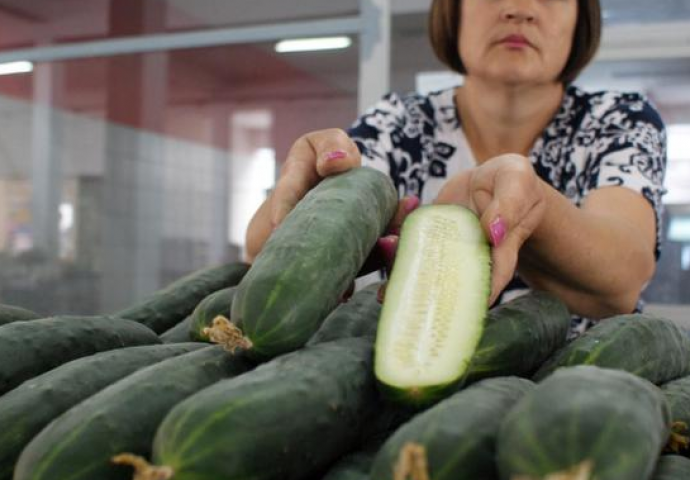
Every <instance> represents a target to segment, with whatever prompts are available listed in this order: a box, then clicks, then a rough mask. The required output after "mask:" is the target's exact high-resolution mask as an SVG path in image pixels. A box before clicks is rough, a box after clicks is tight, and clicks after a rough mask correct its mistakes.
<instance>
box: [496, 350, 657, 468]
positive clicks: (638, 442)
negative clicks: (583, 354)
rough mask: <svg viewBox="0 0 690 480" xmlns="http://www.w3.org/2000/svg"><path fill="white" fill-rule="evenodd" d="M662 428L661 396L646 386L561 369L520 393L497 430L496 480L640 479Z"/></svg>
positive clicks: (612, 374) (586, 369) (591, 371)
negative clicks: (559, 479) (520, 395)
mask: <svg viewBox="0 0 690 480" xmlns="http://www.w3.org/2000/svg"><path fill="white" fill-rule="evenodd" d="M630 353H633V352H630ZM668 424H669V412H668V407H667V405H666V401H665V400H664V396H663V395H662V393H661V390H659V388H657V387H655V386H654V385H653V384H651V383H650V382H648V381H647V380H644V379H642V378H639V377H637V376H635V375H633V374H631V373H628V372H625V371H621V370H612V369H605V368H599V367H593V366H579V367H571V368H562V369H559V370H557V371H556V372H555V373H553V374H552V375H551V376H549V377H548V378H546V379H545V380H544V381H543V382H542V383H540V384H539V385H537V386H536V388H534V390H532V391H531V392H529V393H528V394H527V395H525V396H524V397H523V398H522V400H520V401H519V402H518V404H517V405H516V406H515V408H513V410H511V411H510V413H509V414H508V416H507V417H506V419H505V421H504V422H503V424H502V425H501V429H500V431H499V435H498V450H497V451H498V455H497V461H498V467H499V471H500V474H501V478H502V479H504V480H508V479H512V478H515V477H518V478H523V477H524V478H525V479H532V478H535V479H537V478H539V479H541V478H544V477H546V476H547V475H553V478H587V479H589V478H596V479H597V480H623V479H636V480H646V479H649V478H651V476H652V474H653V472H654V467H655V464H656V461H657V458H658V456H659V453H660V452H661V449H662V448H663V446H664V444H665V443H666V439H667V438H668V434H669V428H668ZM566 473H569V474H570V475H572V477H569V476H565V475H566ZM557 475H564V476H563V477H560V476H557ZM577 475H581V476H577ZM547 478H551V477H547Z"/></svg>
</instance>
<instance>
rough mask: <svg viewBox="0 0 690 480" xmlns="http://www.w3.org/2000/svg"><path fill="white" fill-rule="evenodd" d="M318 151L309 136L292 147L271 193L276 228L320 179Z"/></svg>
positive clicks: (273, 222) (272, 221)
mask: <svg viewBox="0 0 690 480" xmlns="http://www.w3.org/2000/svg"><path fill="white" fill-rule="evenodd" d="M315 164H316V152H315V151H314V149H313V148H312V145H311V143H310V142H309V140H308V136H304V137H301V138H300V139H298V140H297V141H296V142H295V143H294V144H293V146H292V148H290V151H289V152H288V156H287V158H286V159H285V163H284V165H283V168H282V170H281V172H280V178H279V179H278V182H277V183H276V186H275V189H274V190H273V193H272V194H271V200H270V201H271V206H270V208H271V214H270V218H271V225H272V226H273V228H276V227H277V226H278V225H280V223H281V222H282V221H283V219H284V218H285V217H286V216H287V214H288V213H290V212H291V211H292V209H293V208H294V207H295V205H297V202H299V201H300V200H301V199H302V197H304V195H306V194H307V192H308V191H309V190H310V189H311V188H313V187H314V186H315V185H316V184H317V183H318V182H319V180H320V177H319V175H318V174H317V172H316V168H315Z"/></svg>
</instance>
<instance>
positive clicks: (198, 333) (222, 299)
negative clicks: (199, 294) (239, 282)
mask: <svg viewBox="0 0 690 480" xmlns="http://www.w3.org/2000/svg"><path fill="white" fill-rule="evenodd" d="M236 291H237V287H229V288H224V289H223V290H219V291H217V292H213V293H212V294H211V295H208V296H207V297H206V298H204V299H203V300H202V301H201V302H199V305H197V306H196V308H195V309H194V311H193V312H192V315H191V320H190V324H189V338H191V339H192V340H194V341H198V342H210V340H209V338H208V335H206V334H205V333H204V328H206V327H210V326H211V325H212V324H213V319H214V318H216V317H217V316H218V315H223V316H224V317H226V318H230V307H231V306H232V301H233V299H234V298H235V292H236Z"/></svg>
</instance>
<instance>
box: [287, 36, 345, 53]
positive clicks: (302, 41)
mask: <svg viewBox="0 0 690 480" xmlns="http://www.w3.org/2000/svg"><path fill="white" fill-rule="evenodd" d="M350 45H352V40H351V39H350V37H323V38H296V39H294V40H282V41H280V42H278V43H276V47H275V49H276V52H278V53H289V52H314V51H317V50H337V49H341V48H347V47H349V46H350Z"/></svg>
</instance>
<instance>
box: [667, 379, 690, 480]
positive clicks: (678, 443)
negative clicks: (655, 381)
mask: <svg viewBox="0 0 690 480" xmlns="http://www.w3.org/2000/svg"><path fill="white" fill-rule="evenodd" d="M661 391H662V392H663V394H664V397H666V403H667V404H668V407H669V410H670V412H671V428H672V430H673V433H672V435H671V438H670V441H669V445H668V447H669V449H670V450H672V451H674V452H676V453H681V454H683V455H685V456H690V376H687V377H683V378H679V379H678V380H673V381H672V382H668V383H665V384H664V385H662V386H661ZM688 478H690V477H688Z"/></svg>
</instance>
